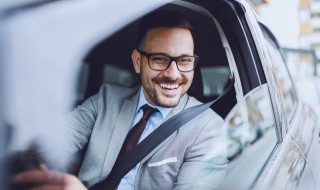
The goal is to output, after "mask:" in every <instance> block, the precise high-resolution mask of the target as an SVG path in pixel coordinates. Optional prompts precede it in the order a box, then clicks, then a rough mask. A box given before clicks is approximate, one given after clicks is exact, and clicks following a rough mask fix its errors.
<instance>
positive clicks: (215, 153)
mask: <svg viewBox="0 0 320 190" xmlns="http://www.w3.org/2000/svg"><path fill="white" fill-rule="evenodd" d="M225 135H226V129H224V128H223V119H222V118H220V117H219V116H216V117H214V118H212V119H210V121H208V122H207V124H206V125H205V126H204V127H203V128H202V130H201V132H200V133H199V134H198V137H197V138H196V140H195V141H194V143H193V144H192V146H191V147H190V148H189V150H188V151H187V152H186V155H185V159H184V162H183V164H182V166H181V168H180V171H179V174H178V178H177V182H176V183H175V184H174V188H173V189H174V190H187V189H203V190H206V189H208V190H212V189H217V188H218V186H219V184H220V183H221V182H222V181H223V179H224V177H225V174H226V169H227V166H228V159H227V145H226V143H225V142H226V141H225V137H226V136H225Z"/></svg>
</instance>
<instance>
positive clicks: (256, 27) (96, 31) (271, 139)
mask: <svg viewBox="0 0 320 190" xmlns="http://www.w3.org/2000/svg"><path fill="white" fill-rule="evenodd" d="M31 2H32V1H31ZM31 2H30V5H29V6H28V3H27V4H26V5H25V4H24V5H14V6H11V7H9V8H6V9H4V10H2V14H1V23H2V27H1V28H0V33H1V36H2V38H1V39H0V40H1V41H0V44H1V46H2V49H1V51H0V57H1V61H2V62H1V63H2V64H1V72H2V74H3V78H4V80H3V81H4V82H3V84H2V86H3V88H2V89H5V90H4V91H2V92H1V93H2V95H1V97H2V102H5V105H6V106H5V108H6V109H5V110H4V112H3V114H2V116H3V119H2V121H3V122H2V123H6V124H8V125H10V126H13V128H14V129H15V132H17V131H18V132H19V130H22V128H24V127H26V126H25V122H26V121H27V122H29V121H38V120H39V118H41V120H50V119H52V118H55V117H59V116H61V115H63V114H65V113H66V112H68V111H70V110H72V108H73V107H74V106H76V105H78V104H79V103H81V102H82V101H83V100H84V99H86V98H88V97H90V96H91V95H93V94H94V93H96V92H97V90H98V89H99V86H100V85H101V84H102V83H104V82H117V83H121V84H123V85H126V86H134V85H136V84H138V83H139V78H138V76H137V75H135V74H134V72H133V67H132V64H131V61H130V54H131V51H132V49H133V48H135V47H136V44H135V36H136V33H137V24H138V21H139V18H141V17H142V16H143V15H145V14H147V13H149V12H151V11H154V10H157V9H170V10H172V9H173V10H176V11H179V12H181V13H182V14H185V15H186V16H187V17H188V18H189V19H190V20H191V21H192V22H193V23H194V24H195V25H196V28H197V36H196V38H195V43H196V45H195V47H196V49H195V52H196V54H197V55H199V56H200V61H199V66H198V67H197V69H196V70H195V78H194V81H193V84H192V87H191V89H190V91H189V92H188V93H189V94H190V95H192V96H194V97H196V98H197V99H199V100H200V101H203V102H207V101H209V100H212V99H214V98H216V97H218V96H219V95H220V94H221V93H222V92H223V91H224V89H225V87H226V84H229V83H230V79H234V83H232V84H233V87H234V88H233V90H232V91H231V92H228V93H226V94H227V95H224V96H223V97H220V98H219V99H218V104H216V106H215V107H212V109H213V110H215V111H216V112H217V113H218V114H220V115H221V117H223V118H224V119H225V124H224V125H225V126H224V127H226V128H227V129H228V131H229V133H228V135H227V136H226V139H228V147H230V149H229V156H228V157H229V159H230V163H229V167H228V170H227V172H226V177H225V179H224V180H223V181H221V184H220V186H219V188H218V189H259V190H260V189H308V190H309V189H320V183H319V180H317V179H319V177H320V175H319V173H320V164H319V161H318V160H319V159H318V157H319V155H318V154H319V152H320V145H319V142H318V141H319V139H318V138H319V134H318V131H317V130H315V129H316V127H317V126H318V120H317V117H316V115H315V114H314V113H313V112H312V111H311V110H310V108H309V107H308V106H307V105H306V104H304V103H303V102H302V101H301V100H300V98H299V97H298V96H297V93H296V90H295V87H294V84H293V81H292V79H291V77H290V74H289V72H288V69H287V68H286V65H285V61H284V59H283V58H282V54H281V51H280V46H279V44H278V42H277V39H276V38H275V36H274V35H273V34H272V32H271V31H270V30H269V28H268V27H267V25H266V24H265V23H264V22H263V19H262V18H260V16H259V15H258V14H257V13H256V11H255V9H254V8H253V7H252V6H251V5H250V3H248V2H247V1H245V0H216V1H209V0H186V1H169V0H156V1H142V0H135V1H133V0H120V1H103V0H91V1H34V2H33V3H31ZM29 127H30V129H29V128H28V130H33V128H32V126H29ZM22 136H23V134H22ZM26 139H27V140H26V141H24V142H30V141H31V140H30V139H32V137H30V138H29V139H28V138H26ZM12 141H13V142H12ZM15 141H21V139H20V138H12V139H11V143H13V144H18V143H16V142H15ZM20 143H22V142H20ZM12 146H14V145H11V147H12Z"/></svg>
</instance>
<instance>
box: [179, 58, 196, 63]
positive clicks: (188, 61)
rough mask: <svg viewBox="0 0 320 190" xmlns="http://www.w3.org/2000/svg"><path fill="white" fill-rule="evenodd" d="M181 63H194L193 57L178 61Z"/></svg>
mask: <svg viewBox="0 0 320 190" xmlns="http://www.w3.org/2000/svg"><path fill="white" fill-rule="evenodd" d="M178 61H179V62H180V63H186V64H188V63H192V62H193V61H194V58H193V57H180V58H179V60H178Z"/></svg>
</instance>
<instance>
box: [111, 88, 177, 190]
mask: <svg viewBox="0 0 320 190" xmlns="http://www.w3.org/2000/svg"><path fill="white" fill-rule="evenodd" d="M145 104H148V105H149V106H151V107H153V108H157V109H158V110H159V112H156V113H154V114H152V115H151V117H150V118H149V120H148V123H147V125H146V128H145V129H144V131H143V133H142V135H141V137H140V139H139V142H141V141H142V140H143V139H144V138H146V137H147V136H148V135H150V133H152V132H153V131H154V130H155V129H156V128H157V127H158V126H159V125H160V124H161V123H162V121H163V119H164V118H166V116H167V115H168V114H169V113H170V111H171V110H172V108H163V107H159V106H154V105H151V104H150V103H149V102H148V101H147V100H146V98H145V96H144V93H143V89H142V87H141V88H140V95H139V103H138V107H137V110H136V114H135V116H134V119H133V122H132V124H131V127H130V130H131V128H132V127H133V126H134V125H135V124H136V123H138V122H139V121H140V119H141V118H142V116H143V110H142V109H141V107H142V106H143V105H145ZM128 132H129V131H128ZM139 166H140V163H139V164H137V165H136V166H135V167H134V168H133V169H132V170H131V171H130V172H129V173H128V174H127V175H125V176H124V177H123V178H122V179H121V182H120V184H119V186H118V188H117V190H134V181H135V178H136V174H137V171H138V169H139Z"/></svg>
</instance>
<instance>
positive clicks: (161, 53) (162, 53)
mask: <svg viewBox="0 0 320 190" xmlns="http://www.w3.org/2000/svg"><path fill="white" fill-rule="evenodd" d="M150 54H158V55H165V56H169V57H183V56H194V54H192V55H190V54H181V55H179V56H171V55H169V54H167V53H164V52H152V53H150Z"/></svg>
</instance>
